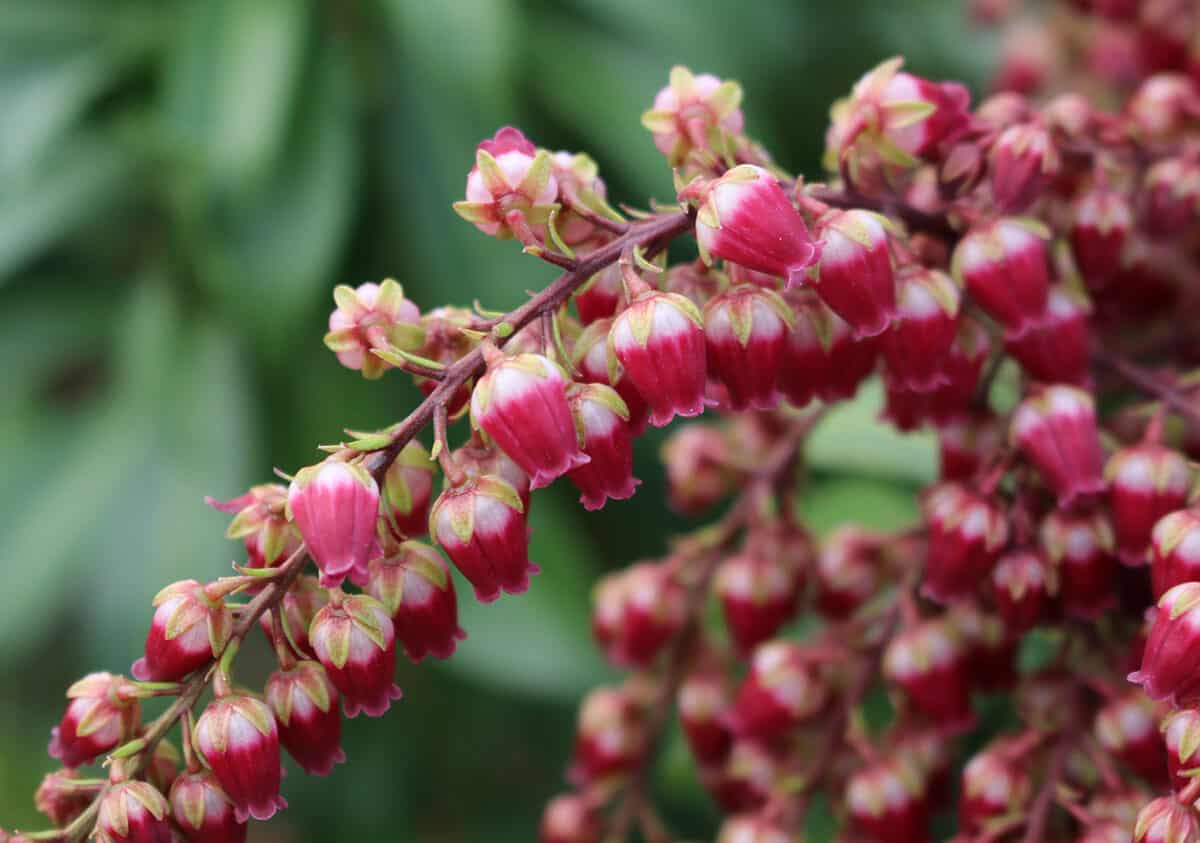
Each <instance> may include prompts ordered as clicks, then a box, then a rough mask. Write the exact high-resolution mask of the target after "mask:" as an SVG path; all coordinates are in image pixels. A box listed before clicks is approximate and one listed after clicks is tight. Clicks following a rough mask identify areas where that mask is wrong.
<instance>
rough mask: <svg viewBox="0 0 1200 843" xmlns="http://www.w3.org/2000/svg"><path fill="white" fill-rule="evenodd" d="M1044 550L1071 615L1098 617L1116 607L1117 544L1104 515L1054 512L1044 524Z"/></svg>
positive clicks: (1042, 533)
mask: <svg viewBox="0 0 1200 843" xmlns="http://www.w3.org/2000/svg"><path fill="white" fill-rule="evenodd" d="M1041 542H1042V549H1043V550H1044V551H1045V553H1046V556H1047V558H1048V559H1049V560H1050V562H1051V564H1052V565H1054V566H1055V568H1056V569H1057V571H1058V581H1059V594H1060V596H1061V598H1062V602H1063V609H1064V610H1065V611H1066V612H1067V614H1069V615H1072V616H1074V617H1079V618H1095V617H1096V616H1098V615H1100V614H1101V613H1103V612H1104V611H1106V610H1108V609H1111V608H1113V607H1114V606H1115V605H1116V582H1115V575H1116V554H1115V548H1116V541H1115V539H1114V537H1113V531H1112V527H1111V526H1110V525H1109V523H1108V519H1107V518H1106V517H1105V516H1104V514H1103V513H1100V512H1091V513H1086V514H1077V513H1069V512H1061V511H1055V512H1051V513H1050V514H1049V515H1047V516H1046V517H1045V519H1044V520H1043V521H1042V527H1041Z"/></svg>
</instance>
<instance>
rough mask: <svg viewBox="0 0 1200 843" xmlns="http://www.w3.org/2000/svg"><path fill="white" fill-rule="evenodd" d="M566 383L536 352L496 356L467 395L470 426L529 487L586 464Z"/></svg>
mask: <svg viewBox="0 0 1200 843" xmlns="http://www.w3.org/2000/svg"><path fill="white" fill-rule="evenodd" d="M567 383H568V381H567V378H566V376H565V374H564V373H563V371H562V369H561V368H560V367H559V366H558V365H557V364H555V363H553V362H551V361H550V360H549V358H547V357H544V356H543V355H541V354H518V355H517V356H515V357H505V356H503V355H501V354H499V353H496V354H494V355H493V356H492V357H491V359H489V360H488V372H487V374H486V375H484V376H483V377H482V378H480V379H479V382H478V383H477V384H476V385H475V391H474V392H473V393H472V394H471V422H472V423H473V424H474V425H475V426H476V427H479V428H482V429H483V430H484V431H485V432H486V433H487V434H488V436H490V437H491V438H492V439H493V440H495V442H496V444H497V445H499V446H500V448H501V450H503V451H504V452H505V453H506V454H508V455H509V456H510V457H512V459H513V461H514V462H515V463H516V464H517V465H519V466H520V467H521V469H522V470H523V471H524V472H525V473H526V474H528V475H529V479H530V484H531V488H533V489H540V488H542V487H543V486H548V485H549V484H550V483H552V482H553V481H554V480H556V479H557V478H559V477H561V476H562V475H564V474H566V473H567V472H568V471H570V470H571V469H573V468H577V467H579V466H581V465H586V464H587V462H588V456H587V455H586V454H584V453H583V452H582V451H581V450H580V449H579V441H578V437H577V435H576V432H575V422H574V420H573V419H572V418H571V408H570V406H569V405H568V404H567V393H566V387H567Z"/></svg>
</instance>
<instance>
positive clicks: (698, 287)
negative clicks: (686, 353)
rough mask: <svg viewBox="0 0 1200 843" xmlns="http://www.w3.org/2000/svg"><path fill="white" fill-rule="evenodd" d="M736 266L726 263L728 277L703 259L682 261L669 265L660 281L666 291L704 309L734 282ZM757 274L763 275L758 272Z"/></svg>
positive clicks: (741, 269)
mask: <svg viewBox="0 0 1200 843" xmlns="http://www.w3.org/2000/svg"><path fill="white" fill-rule="evenodd" d="M735 266H737V265H736V264H730V263H726V265H725V270H726V271H725V276H727V277H723V276H722V274H721V273H720V272H718V271H717V270H716V269H714V268H713V267H711V266H708V265H707V264H705V263H704V261H703V260H699V259H697V260H694V261H692V262H691V263H681V264H676V265H675V266H672V267H669V268H668V269H667V271H666V274H665V275H664V276H663V279H662V281H661V282H660V283H661V286H662V289H663V290H665V291H666V292H668V293H677V294H679V295H681V296H683V297H684V298H686V299H689V300H690V301H691V302H692V304H694V305H696V307H698V308H700V309H702V310H703V309H704V305H706V304H708V300H709V299H711V298H712V297H713V296H716V295H718V294H719V293H720V292H721V290H722V289H724V288H725V286H726V282H728V283H730V284H732V283H733V278H732V276H731V273H732V272H733V269H734V267H735ZM738 269H739V271H741V272H748V271H749V270H746V269H745V267H738ZM756 275H757V276H758V277H763V276H761V275H758V273H756ZM771 277H772V278H773V277H774V276H771Z"/></svg>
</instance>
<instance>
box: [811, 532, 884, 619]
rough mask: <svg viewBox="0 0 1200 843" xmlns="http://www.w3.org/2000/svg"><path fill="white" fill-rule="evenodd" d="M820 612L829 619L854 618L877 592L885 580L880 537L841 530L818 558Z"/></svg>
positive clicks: (831, 536)
mask: <svg viewBox="0 0 1200 843" xmlns="http://www.w3.org/2000/svg"><path fill="white" fill-rule="evenodd" d="M816 574H817V608H818V609H819V610H820V612H821V614H823V615H825V616H826V617H829V618H834V619H841V618H847V617H849V616H850V615H852V614H854V612H855V610H856V609H858V607H859V606H861V605H862V604H863V603H865V602H867V600H869V599H870V598H871V597H872V596H873V595H874V594H875V592H876V589H878V587H879V586H880V584H881V582H882V581H883V578H884V559H883V553H882V544H881V542H880V539H879V537H877V536H874V535H872V534H870V533H868V532H867V531H865V530H863V529H861V528H859V527H855V526H853V525H847V526H843V527H838V528H837V529H836V530H834V531H833V532H832V533H830V534H829V537H828V538H827V539H825V543H824V544H823V545H822V547H821V552H820V553H819V554H818V556H817V570H816Z"/></svg>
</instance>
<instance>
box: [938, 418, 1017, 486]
mask: <svg viewBox="0 0 1200 843" xmlns="http://www.w3.org/2000/svg"><path fill="white" fill-rule="evenodd" d="M1003 444H1004V434H1003V433H1002V432H1001V430H1000V425H999V422H998V421H997V419H996V417H995V416H992V415H979V414H973V415H970V416H960V417H958V418H956V419H953V420H951V421H948V422H945V423H943V424H940V425H938V449H939V452H940V457H941V459H940V464H941V479H942V480H943V481H945V482H953V481H966V480H970V479H971V478H972V477H974V476H975V475H976V474H977V473H978V472H979V470H980V469H981V468H982V467H983V466H984V465H986V464H987V463H988V462H989V461H990V460H991V459H993V457H994V456H995V455H996V454H998V453H999V452H1000V448H1001V447H1002V446H1003Z"/></svg>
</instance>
